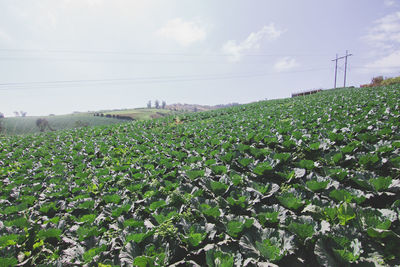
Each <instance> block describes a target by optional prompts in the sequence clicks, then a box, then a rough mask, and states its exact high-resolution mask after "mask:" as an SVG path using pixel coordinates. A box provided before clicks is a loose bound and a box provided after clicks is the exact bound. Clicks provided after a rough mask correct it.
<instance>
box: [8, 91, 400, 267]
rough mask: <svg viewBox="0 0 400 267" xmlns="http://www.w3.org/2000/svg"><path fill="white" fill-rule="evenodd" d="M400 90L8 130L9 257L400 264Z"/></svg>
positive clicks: (58, 261)
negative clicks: (27, 131)
mask: <svg viewBox="0 0 400 267" xmlns="http://www.w3.org/2000/svg"><path fill="white" fill-rule="evenodd" d="M399 196H400V88H399V86H388V87H378V88H362V89H357V88H355V89H341V90H330V91H324V92H321V93H318V94H314V95H309V96H304V97H296V98H291V99H281V100H271V101H263V102H258V103H253V104H248V105H242V106H238V107H233V108H226V109H221V110H215V111H210V112H201V113H192V114H186V115H182V116H181V117H180V118H179V119H177V118H174V117H165V118H161V119H155V120H151V121H141V122H133V123H127V124H120V125H113V126H102V127H92V128H78V129H73V130H65V131H56V132H49V133H45V134H35V135H26V136H8V137H4V136H3V137H0V266H15V265H19V266H33V265H34V266H38V265H41V264H44V265H53V266H54V265H58V266H74V265H87V266H166V265H173V266H257V265H258V266H267V265H266V264H265V263H269V264H270V265H268V266H274V265H279V266H290V265H293V266H353V265H354V266H357V265H359V266H361V265H362V266H382V265H383V266H385V265H387V266H394V265H399V264H400V197H399Z"/></svg>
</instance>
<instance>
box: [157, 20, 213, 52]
mask: <svg viewBox="0 0 400 267" xmlns="http://www.w3.org/2000/svg"><path fill="white" fill-rule="evenodd" d="M156 33H157V35H160V36H163V37H165V38H168V39H172V40H175V41H176V42H177V43H178V44H180V45H182V46H188V45H191V44H193V43H195V42H198V41H203V40H204V39H206V36H207V32H206V27H205V26H204V25H202V23H201V22H200V21H198V20H195V21H184V20H183V19H181V18H175V19H172V20H170V21H168V22H167V24H166V25H165V26H164V27H162V28H161V29H159V30H158V31H157V32H156Z"/></svg>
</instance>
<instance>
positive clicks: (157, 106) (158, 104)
mask: <svg viewBox="0 0 400 267" xmlns="http://www.w3.org/2000/svg"><path fill="white" fill-rule="evenodd" d="M154 106H155V107H156V109H159V108H160V102H159V101H158V100H156V102H154Z"/></svg>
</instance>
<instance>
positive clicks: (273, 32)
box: [222, 23, 284, 61]
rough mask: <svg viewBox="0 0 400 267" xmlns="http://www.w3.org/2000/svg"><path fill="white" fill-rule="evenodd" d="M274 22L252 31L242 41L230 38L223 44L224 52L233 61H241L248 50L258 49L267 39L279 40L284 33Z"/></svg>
mask: <svg viewBox="0 0 400 267" xmlns="http://www.w3.org/2000/svg"><path fill="white" fill-rule="evenodd" d="M283 32H284V31H283V30H279V29H277V28H276V27H275V25H274V24H273V23H271V24H269V25H266V26H264V27H263V28H262V29H261V30H259V31H258V32H252V33H250V35H249V36H248V37H247V38H246V39H245V40H244V41H242V42H240V43H237V42H236V41H235V40H229V41H228V42H226V43H225V44H224V45H223V46H222V52H223V53H224V54H226V55H228V56H229V57H230V60H232V61H239V60H240V59H241V58H242V56H243V54H244V53H245V52H247V51H251V50H255V49H258V48H259V47H260V46H261V43H262V42H263V41H264V40H266V41H274V40H277V39H278V38H279V37H280V36H281V35H282V33H283Z"/></svg>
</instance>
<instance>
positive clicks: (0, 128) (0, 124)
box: [0, 112, 4, 133]
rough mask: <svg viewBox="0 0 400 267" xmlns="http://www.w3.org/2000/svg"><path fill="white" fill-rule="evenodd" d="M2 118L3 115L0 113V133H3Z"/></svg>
mask: <svg viewBox="0 0 400 267" xmlns="http://www.w3.org/2000/svg"><path fill="white" fill-rule="evenodd" d="M3 118H4V114H3V113H1V112H0V133H2V132H3V122H2V120H1V119H3Z"/></svg>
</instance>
